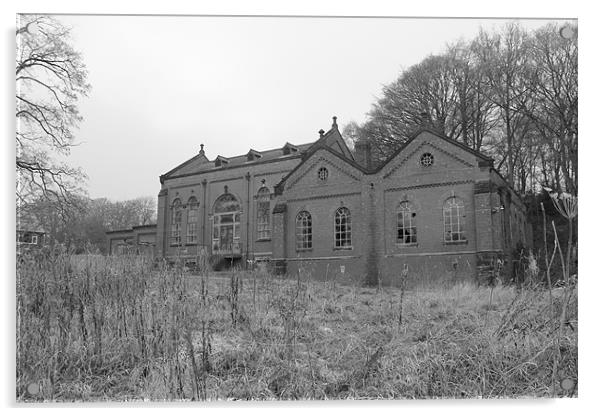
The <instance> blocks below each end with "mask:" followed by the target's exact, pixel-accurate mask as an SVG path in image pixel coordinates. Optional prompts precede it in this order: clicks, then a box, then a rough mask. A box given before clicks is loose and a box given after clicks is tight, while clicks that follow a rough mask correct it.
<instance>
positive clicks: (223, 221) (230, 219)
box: [212, 193, 241, 255]
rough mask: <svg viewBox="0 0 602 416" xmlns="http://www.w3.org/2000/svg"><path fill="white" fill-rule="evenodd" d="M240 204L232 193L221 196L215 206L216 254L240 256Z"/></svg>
mask: <svg viewBox="0 0 602 416" xmlns="http://www.w3.org/2000/svg"><path fill="white" fill-rule="evenodd" d="M240 213H241V208H240V203H239V202H238V199H236V197H235V196H234V195H232V194H231V193H225V194H223V195H222V196H220V197H219V198H218V199H217V200H216V201H215V204H214V205H213V238H212V248H213V253H214V254H223V255H227V254H237V255H238V254H240V253H241V248H240Z"/></svg>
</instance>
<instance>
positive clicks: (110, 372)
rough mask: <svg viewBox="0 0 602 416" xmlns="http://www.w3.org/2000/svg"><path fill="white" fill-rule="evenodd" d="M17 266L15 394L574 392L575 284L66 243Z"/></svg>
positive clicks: (197, 396)
mask: <svg viewBox="0 0 602 416" xmlns="http://www.w3.org/2000/svg"><path fill="white" fill-rule="evenodd" d="M17 271H18V281H17V307H18V311H17V312H18V315H17V317H18V321H17V324H18V327H17V392H16V394H17V400H18V401H89V400H94V401H105V400H118V401H121V400H144V399H150V400H215V399H241V400H247V399H260V400H273V399H348V398H354V399H409V398H421V399H423V398H450V397H454V398H477V397H482V398H491V397H551V396H576V395H577V384H576V382H577V332H578V328H577V290H576V286H571V287H566V288H559V289H554V290H553V291H548V290H547V288H546V287H545V286H542V287H536V288H529V289H526V288H523V289H521V290H518V289H516V288H514V287H501V286H498V287H494V288H490V287H480V288H477V287H475V286H473V285H471V284H468V283H465V284H455V285H448V284H446V283H445V282H442V283H441V284H439V285H437V286H435V287H417V288H412V289H411V290H410V289H406V290H404V291H403V292H402V291H401V290H400V289H399V288H388V287H383V288H367V287H362V286H361V285H359V284H355V285H344V284H342V282H336V281H328V282H324V281H321V280H320V277H319V276H317V277H316V276H309V275H305V274H304V273H303V272H301V273H300V274H299V275H297V276H291V277H289V278H282V277H274V276H270V275H269V274H267V273H265V272H261V271H255V272H243V271H237V272H230V273H224V274H219V275H215V274H210V273H201V275H200V276H199V275H192V274H190V273H189V272H187V271H186V270H185V269H184V268H182V267H175V268H167V267H164V266H161V267H159V268H158V269H157V268H156V267H154V268H153V265H152V264H151V263H150V262H149V261H148V260H147V259H145V258H142V257H102V256H69V255H66V254H60V255H58V256H57V255H53V256H47V255H42V254H38V255H31V256H24V257H22V258H20V259H19V260H18V270H17ZM563 305H566V307H565V309H566V312H565V315H566V321H567V322H568V324H567V325H563V326H560V316H561V314H562V309H563Z"/></svg>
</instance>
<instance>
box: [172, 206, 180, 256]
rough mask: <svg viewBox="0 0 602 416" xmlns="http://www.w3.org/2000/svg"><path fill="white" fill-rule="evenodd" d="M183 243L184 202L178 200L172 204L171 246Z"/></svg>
mask: <svg viewBox="0 0 602 416" xmlns="http://www.w3.org/2000/svg"><path fill="white" fill-rule="evenodd" d="M181 243H182V201H180V199H179V198H176V199H175V200H174V201H173V203H172V204H171V244H172V245H176V246H179V245H180V244H181Z"/></svg>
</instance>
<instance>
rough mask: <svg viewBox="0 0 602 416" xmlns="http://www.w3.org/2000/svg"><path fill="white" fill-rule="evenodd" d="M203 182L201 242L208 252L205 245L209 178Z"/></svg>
mask: <svg viewBox="0 0 602 416" xmlns="http://www.w3.org/2000/svg"><path fill="white" fill-rule="evenodd" d="M201 183H202V184H203V230H202V233H203V234H202V235H203V238H202V240H201V244H202V245H203V250H205V251H206V254H208V250H207V247H206V245H205V234H206V228H205V227H206V220H207V179H203V181H202V182H201Z"/></svg>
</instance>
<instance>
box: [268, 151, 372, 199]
mask: <svg viewBox="0 0 602 416" xmlns="http://www.w3.org/2000/svg"><path fill="white" fill-rule="evenodd" d="M316 144H317V146H316ZM320 150H325V151H327V152H329V153H331V154H333V155H335V156H336V157H338V158H339V159H341V160H342V161H344V162H345V163H347V164H349V165H351V166H353V167H354V168H356V169H358V170H359V171H361V172H362V173H365V174H367V173H370V172H369V171H368V170H367V169H366V168H365V167H363V166H362V165H360V164H359V163H357V162H356V161H355V160H353V159H350V158H348V157H347V156H345V155H344V154H342V153H340V152H337V151H336V150H334V149H333V148H332V147H330V146H328V145H327V143H326V142H322V143H319V140H318V142H316V143H315V144H314V146H312V147H311V149H310V150H308V151H307V152H306V153H305V155H303V161H302V162H301V163H299V164H298V165H297V166H295V167H294V169H293V170H291V171H290V172H289V173H287V174H286V176H284V177H283V178H282V179H281V180H280V182H278V184H276V186H275V187H274V188H275V189H276V193H277V194H279V193H281V192H282V186H283V185H284V183H285V182H286V181H287V180H288V178H290V177H291V176H292V175H293V173H295V172H296V171H297V170H299V169H300V168H301V167H302V166H303V165H304V164H305V161H307V160H309V158H311V157H312V155H313V154H314V153H316V152H318V151H320Z"/></svg>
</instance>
